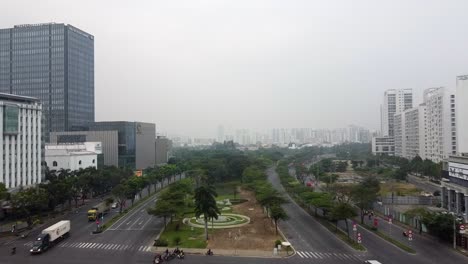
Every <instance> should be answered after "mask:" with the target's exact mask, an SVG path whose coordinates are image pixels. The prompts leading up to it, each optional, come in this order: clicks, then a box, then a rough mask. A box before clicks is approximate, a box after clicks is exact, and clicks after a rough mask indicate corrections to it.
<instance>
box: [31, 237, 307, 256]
mask: <svg viewBox="0 0 468 264" xmlns="http://www.w3.org/2000/svg"><path fill="white" fill-rule="evenodd" d="M33 243H34V241H29V242H26V243H24V244H23V246H25V247H31V246H32V245H33ZM57 247H61V248H79V249H92V250H114V251H140V252H151V250H152V248H153V247H152V246H147V245H131V244H130V245H124V244H104V243H92V242H70V241H64V242H62V243H60V244H58V245H57ZM298 255H299V256H300V257H301V258H314V257H313V256H312V254H311V252H298ZM315 258H316V257H315Z"/></svg>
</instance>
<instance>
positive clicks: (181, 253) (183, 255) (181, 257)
mask: <svg viewBox="0 0 468 264" xmlns="http://www.w3.org/2000/svg"><path fill="white" fill-rule="evenodd" d="M177 256H178V257H179V258H180V259H183V258H184V257H185V253H184V251H183V250H179V254H178V255H177Z"/></svg>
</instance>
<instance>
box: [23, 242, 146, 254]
mask: <svg viewBox="0 0 468 264" xmlns="http://www.w3.org/2000/svg"><path fill="white" fill-rule="evenodd" d="M32 244H33V242H28V243H25V244H24V246H26V247H31V246H32ZM57 247H63V248H79V249H98V250H114V251H140V252H151V248H152V247H151V246H141V245H121V244H105V243H91V242H63V243H60V244H58V245H57Z"/></svg>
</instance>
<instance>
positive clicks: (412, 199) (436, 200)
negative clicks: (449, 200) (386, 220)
mask: <svg viewBox="0 0 468 264" xmlns="http://www.w3.org/2000/svg"><path fill="white" fill-rule="evenodd" d="M381 201H382V203H383V204H405V205H406V204H408V205H410V204H417V205H430V206H436V205H437V204H440V196H393V197H392V196H391V195H389V196H385V197H382V198H381Z"/></svg>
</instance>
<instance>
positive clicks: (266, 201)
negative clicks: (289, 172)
mask: <svg viewBox="0 0 468 264" xmlns="http://www.w3.org/2000/svg"><path fill="white" fill-rule="evenodd" d="M256 194H257V195H256V196H257V201H258V202H259V203H260V204H261V205H262V206H265V207H266V208H267V210H269V209H270V208H271V207H273V206H275V205H281V204H284V203H286V202H287V200H286V198H284V196H283V195H281V193H280V192H279V191H278V190H276V189H275V188H273V187H272V186H271V185H269V184H268V185H265V186H263V187H260V188H258V189H257V190H256Z"/></svg>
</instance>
